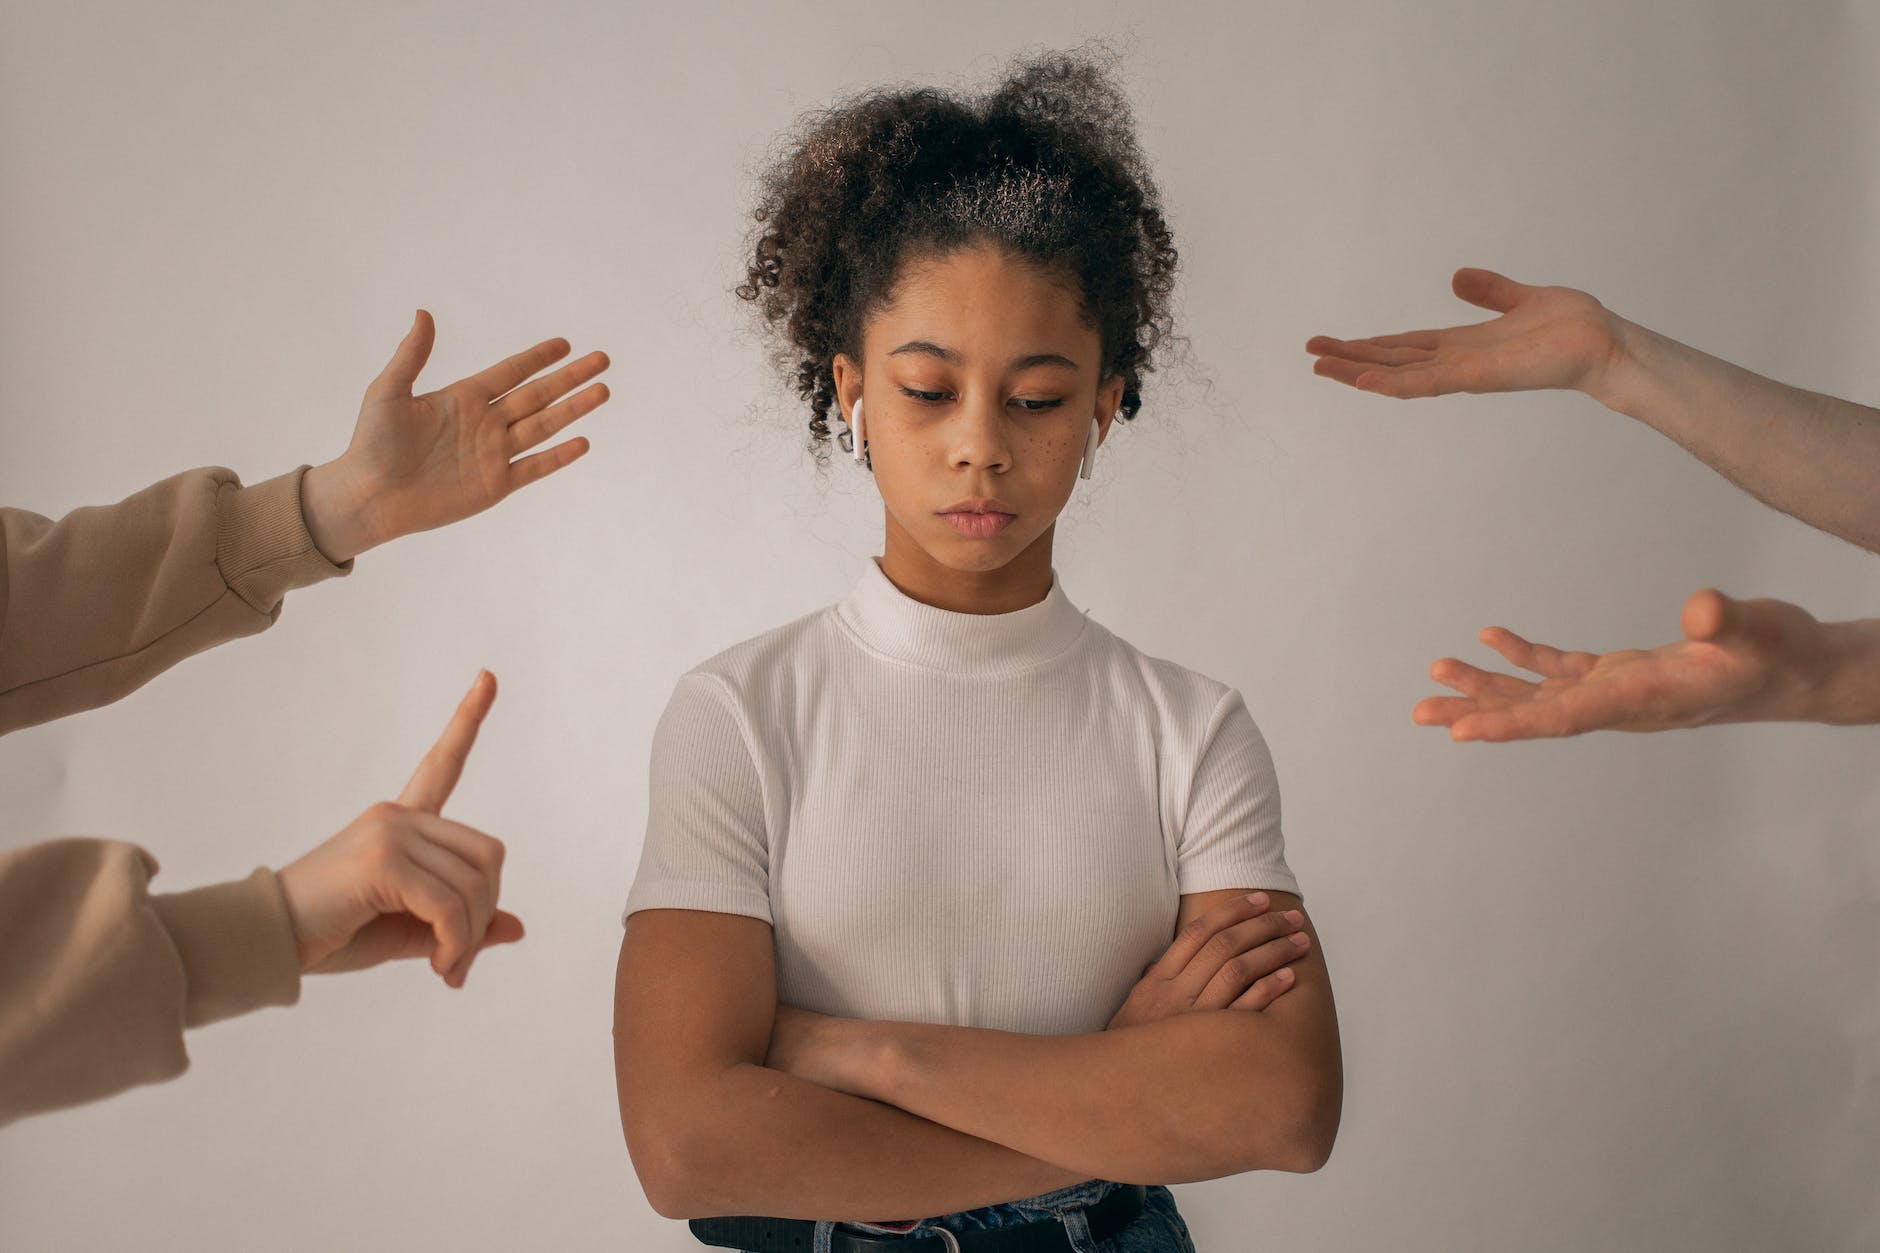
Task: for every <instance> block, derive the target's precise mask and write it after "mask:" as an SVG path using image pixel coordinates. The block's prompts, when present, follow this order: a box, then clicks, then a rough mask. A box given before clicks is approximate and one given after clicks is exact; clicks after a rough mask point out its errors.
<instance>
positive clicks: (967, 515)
mask: <svg viewBox="0 0 1880 1253" xmlns="http://www.w3.org/2000/svg"><path fill="white" fill-rule="evenodd" d="M940 516H941V517H943V518H945V519H946V520H947V522H948V523H949V524H950V525H951V526H952V527H953V529H954V530H956V531H958V532H959V533H960V534H961V535H964V536H966V537H967V538H968V539H991V538H992V537H993V536H995V535H997V534H998V533H999V532H1000V531H1003V530H1004V529H1005V528H1006V527H1008V526H1010V525H1012V522H1013V520H1014V519H1015V518H1017V517H1018V515H1017V514H1015V513H971V512H967V511H964V510H962V511H958V512H955V513H943V514H941V515H940Z"/></svg>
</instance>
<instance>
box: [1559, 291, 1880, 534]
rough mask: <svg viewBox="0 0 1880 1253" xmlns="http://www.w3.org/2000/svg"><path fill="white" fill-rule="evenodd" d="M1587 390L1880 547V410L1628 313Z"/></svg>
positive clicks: (1790, 504) (1755, 489) (1808, 514)
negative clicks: (1669, 334) (1730, 357)
mask: <svg viewBox="0 0 1880 1253" xmlns="http://www.w3.org/2000/svg"><path fill="white" fill-rule="evenodd" d="M1614 323H1615V327H1614V334H1615V336H1616V338H1617V342H1618V349H1619V351H1618V353H1617V354H1616V355H1615V359H1614V363H1613V365H1612V367H1611V368H1610V369H1608V370H1607V371H1606V372H1605V374H1604V375H1603V376H1602V377H1601V378H1600V380H1599V381H1598V383H1597V384H1596V385H1595V386H1593V387H1591V388H1590V389H1589V390H1590V391H1591V393H1592V395H1593V396H1594V398H1595V399H1597V400H1599V401H1600V402H1601V403H1602V404H1604V405H1606V406H1607V407H1608V408H1611V409H1615V410H1617V411H1618V412H1620V413H1623V414H1626V415H1628V416H1630V417H1634V418H1637V419H1638V420H1640V421H1641V422H1644V423H1645V424H1646V425H1648V426H1650V427H1652V428H1653V429H1655V430H1657V431H1658V432H1659V433H1661V434H1663V435H1665V436H1667V437H1669V438H1670V439H1672V440H1674V441H1676V442H1677V443H1678V444H1679V445H1681V446H1682V447H1683V448H1684V449H1685V450H1686V451H1688V452H1690V453H1691V454H1692V455H1693V456H1695V457H1697V458H1699V459H1700V460H1702V461H1703V462H1705V463H1706V464H1708V465H1709V466H1710V467H1711V468H1713V469H1715V470H1716V471H1717V472H1718V473H1719V474H1722V475H1723V476H1724V477H1725V478H1727V479H1729V480H1730V481H1731V482H1732V483H1735V484H1736V485H1737V486H1738V487H1741V488H1742V489H1743V490H1744V491H1747V492H1749V493H1750V494H1751V495H1752V496H1755V497H1756V498H1757V499H1758V500H1761V501H1762V502H1764V503H1765V504H1768V505H1771V506H1773V507H1775V508H1777V509H1780V510H1782V511H1783V512H1784V513H1787V514H1790V515H1791V516H1793V517H1796V518H1799V519H1801V520H1802V521H1803V522H1806V523H1808V524H1809V525H1810V526H1813V527H1818V528H1820V529H1821V530H1824V531H1827V532H1829V533H1830V534H1833V535H1838V536H1840V537H1841V538H1842V539H1845V540H1848V541H1850V542H1852V543H1855V544H1859V545H1860V546H1861V547H1863V548H1866V549H1869V550H1870V551H1874V552H1880V410H1875V409H1870V408H1868V407H1867V406H1865V405H1858V404H1854V403H1853V402H1852V401H1847V400H1839V399H1836V398H1835V397H1833V396H1824V395H1822V394H1821V393H1819V392H1811V391H1805V390H1803V389H1801V388H1798V387H1790V386H1788V385H1786V384H1783V383H1778V382H1776V381H1775V380H1773V379H1768V378H1764V377H1763V376H1762V375H1760V374H1755V373H1752V372H1751V371H1749V370H1745V369H1743V368H1742V367H1741V366H1736V365H1732V364H1731V363H1730V362H1728V361H1724V360H1722V359H1721V358H1718V357H1713V356H1711V355H1709V354H1708V353H1704V352H1699V351H1698V350H1697V349H1695V348H1691V347H1689V346H1688V345H1685V344H1680V343H1678V342H1677V341H1676V340H1672V339H1668V338H1666V337H1665V336H1663V335H1660V334H1658V333H1657V332H1656V331H1651V330H1648V329H1646V328H1645V327H1642V326H1639V325H1637V324H1636V323H1632V322H1627V321H1626V320H1625V319H1623V318H1616V317H1615V318H1614Z"/></svg>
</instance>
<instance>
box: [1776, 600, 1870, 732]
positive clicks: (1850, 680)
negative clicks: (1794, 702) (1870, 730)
mask: <svg viewBox="0 0 1880 1253" xmlns="http://www.w3.org/2000/svg"><path fill="white" fill-rule="evenodd" d="M1816 629H1817V631H1818V632H1819V643H1818V645H1817V646H1816V647H1815V648H1814V649H1813V650H1812V653H1813V655H1812V657H1811V658H1810V664H1809V665H1807V667H1806V668H1805V670H1804V673H1803V676H1802V678H1803V681H1804V682H1805V684H1806V689H1805V691H1806V695H1805V697H1804V699H1803V701H1802V702H1801V704H1800V709H1799V712H1798V713H1797V714H1796V715H1795V716H1796V717H1797V718H1798V719H1801V720H1804V721H1808V722H1826V723H1833V724H1836V725H1840V726H1854V725H1860V724H1866V723H1873V722H1880V619H1865V620H1862V621H1858V622H1823V623H1821V624H1820V625H1819V626H1818V627H1817V628H1816Z"/></svg>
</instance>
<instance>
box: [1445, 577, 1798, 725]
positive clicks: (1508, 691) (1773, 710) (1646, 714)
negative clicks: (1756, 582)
mask: <svg viewBox="0 0 1880 1253" xmlns="http://www.w3.org/2000/svg"><path fill="white" fill-rule="evenodd" d="M1681 625H1682V627H1683V631H1684V638H1683V639H1681V640H1677V641H1675V642H1673V643H1670V644H1664V645H1661V646H1660V647H1657V648H1652V649H1638V648H1630V649H1622V650H1620V651H1617V652H1610V653H1603V654H1601V653H1588V652H1564V651H1562V650H1560V649H1558V648H1552V647H1549V646H1548V645H1546V644H1536V643H1532V642H1530V641H1528V640H1526V639H1523V638H1522V637H1521V636H1519V635H1516V634H1515V633H1514V632H1513V631H1510V630H1507V629H1506V628H1504V627H1489V628H1488V629H1486V630H1485V631H1483V632H1482V642H1483V643H1485V644H1487V645H1488V646H1489V647H1490V648H1493V649H1494V650H1495V651H1496V652H1498V653H1500V654H1501V655H1502V656H1503V657H1505V658H1507V659H1508V660H1509V661H1510V662H1512V663H1513V664H1515V665H1517V666H1519V667H1521V668H1522V669H1524V670H1528V671H1531V672H1533V673H1535V674H1537V675H1539V676H1541V677H1540V679H1539V681H1534V680H1530V679H1524V678H1520V677H1518V676H1516V675H1511V674H1497V673H1494V672H1492V671H1488V670H1483V669H1480V668H1479V667H1476V666H1472V665H1470V664H1469V663H1468V662H1466V661H1460V660H1458V659H1456V658H1454V657H1445V658H1443V659H1442V660H1441V661H1438V662H1437V663H1436V664H1435V665H1433V666H1431V667H1430V677H1431V678H1433V679H1435V680H1436V681H1437V682H1438V683H1441V684H1443V685H1444V686H1445V687H1450V688H1454V689H1455V690H1456V691H1457V692H1459V693H1461V695H1459V696H1431V697H1428V698H1426V699H1424V700H1422V701H1419V702H1418V703H1417V706H1416V708H1415V709H1414V710H1413V711H1412V713H1411V716H1412V718H1414V719H1415V720H1416V721H1417V722H1418V723H1420V724H1421V725H1423V726H1440V727H1448V728H1449V734H1450V738H1452V739H1455V740H1493V741H1500V740H1527V739H1541V738H1547V737H1553V736H1568V735H1579V734H1581V733H1582V732H1586V731H1600V730H1613V731H1666V730H1672V729H1675V728H1679V727H1696V726H1705V725H1709V724H1712V723H1719V722H1763V721H1775V720H1781V719H1787V718H1801V717H1806V716H1808V701H1809V695H1810V690H1811V686H1812V680H1811V678H1810V675H1811V673H1812V672H1813V670H1814V668H1815V666H1816V663H1817V662H1818V661H1819V659H1820V657H1821V655H1822V652H1823V648H1824V644H1823V642H1822V625H1821V623H1819V622H1817V621H1816V620H1815V617H1814V615H1812V614H1810V613H1809V612H1808V611H1807V610H1805V609H1802V608H1800V607H1798V606H1796V605H1791V604H1788V603H1787V602H1785V601H1780V600H1732V599H1731V598H1730V597H1728V596H1725V595H1724V594H1723V593H1721V592H1718V591H1714V590H1711V589H1708V588H1706V589H1705V590H1703V591H1699V592H1696V593H1694V594H1693V595H1692V596H1691V598H1690V599H1689V600H1687V601H1686V602H1685V604H1684V613H1683V615H1682V623H1681Z"/></svg>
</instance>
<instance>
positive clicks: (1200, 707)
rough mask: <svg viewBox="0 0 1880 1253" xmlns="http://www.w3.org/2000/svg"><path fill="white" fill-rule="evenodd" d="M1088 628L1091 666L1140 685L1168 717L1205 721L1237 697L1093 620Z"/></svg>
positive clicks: (1228, 687) (1231, 689)
mask: <svg viewBox="0 0 1880 1253" xmlns="http://www.w3.org/2000/svg"><path fill="white" fill-rule="evenodd" d="M1090 625H1091V627H1092V628H1093V629H1092V630H1091V632H1090V637H1091V638H1090V650H1091V654H1092V660H1093V662H1095V663H1096V664H1097V665H1099V666H1101V667H1102V668H1104V669H1107V670H1109V671H1110V672H1111V673H1112V675H1113V676H1114V677H1115V678H1118V679H1123V680H1125V681H1130V682H1133V683H1135V684H1139V685H1140V687H1141V689H1142V691H1143V694H1144V695H1145V696H1147V697H1149V698H1150V699H1152V700H1154V701H1155V702H1156V704H1157V705H1158V706H1160V707H1162V708H1164V709H1167V710H1168V711H1170V712H1171V713H1173V712H1176V711H1180V712H1184V713H1187V712H1196V713H1199V715H1200V716H1201V717H1203V718H1206V717H1208V716H1209V715H1210V714H1212V713H1213V712H1214V711H1216V710H1218V709H1219V708H1220V707H1221V706H1222V705H1223V704H1224V703H1226V702H1228V700H1229V699H1230V698H1236V699H1237V698H1238V696H1239V692H1238V691H1237V690H1236V689H1235V688H1234V687H1233V686H1232V685H1231V684H1228V683H1224V682H1222V681H1221V680H1220V679H1216V678H1214V677H1212V676H1210V675H1206V674H1203V673H1201V671H1199V670H1194V669H1191V668H1189V667H1188V666H1184V665H1182V664H1181V663H1180V662H1177V661H1170V660H1168V659H1167V658H1166V657H1156V656H1152V655H1150V654H1149V653H1146V652H1144V651H1143V650H1142V649H1140V648H1138V647H1136V645H1134V644H1132V643H1130V642H1129V641H1128V640H1126V639H1124V638H1123V637H1122V636H1120V635H1118V634H1116V632H1114V631H1111V630H1110V629H1109V628H1107V627H1105V626H1103V624H1102V623H1100V622H1097V621H1096V620H1095V619H1092V620H1091V621H1090Z"/></svg>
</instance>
